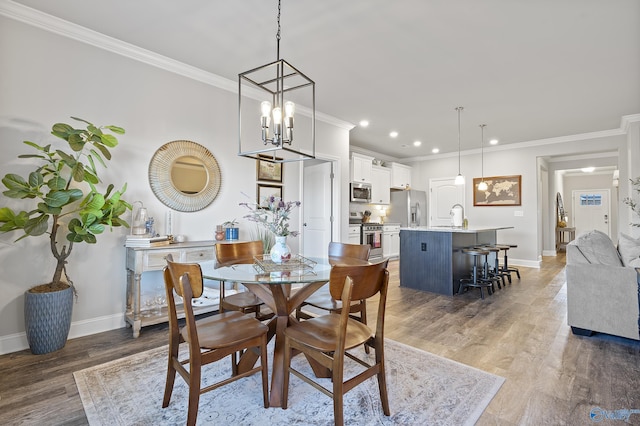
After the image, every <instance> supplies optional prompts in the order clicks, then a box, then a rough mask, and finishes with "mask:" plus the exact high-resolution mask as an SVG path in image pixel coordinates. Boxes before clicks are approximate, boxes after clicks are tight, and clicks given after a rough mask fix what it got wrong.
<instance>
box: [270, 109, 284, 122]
mask: <svg viewBox="0 0 640 426" xmlns="http://www.w3.org/2000/svg"><path fill="white" fill-rule="evenodd" d="M272 114H273V124H282V109H280V108H274V109H273V112H272Z"/></svg>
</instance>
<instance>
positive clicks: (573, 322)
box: [566, 231, 640, 340]
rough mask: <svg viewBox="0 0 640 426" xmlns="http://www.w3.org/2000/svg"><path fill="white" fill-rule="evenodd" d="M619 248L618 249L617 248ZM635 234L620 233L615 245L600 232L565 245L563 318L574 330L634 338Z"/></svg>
mask: <svg viewBox="0 0 640 426" xmlns="http://www.w3.org/2000/svg"><path fill="white" fill-rule="evenodd" d="M618 250H620V251H618ZM638 256H640V239H638V240H634V239H633V238H631V237H628V236H626V235H624V234H623V235H622V236H621V238H620V242H619V246H618V249H616V246H615V245H614V244H613V242H612V241H611V239H610V238H609V237H608V236H607V235H606V234H604V233H602V232H600V231H591V232H588V233H586V234H582V235H580V236H579V237H578V238H576V239H575V240H574V241H572V242H570V243H569V244H568V245H567V268H566V277H567V322H568V324H569V325H570V326H571V330H572V331H573V333H574V334H579V335H591V334H592V333H593V332H600V333H607V334H612V335H615V336H622V337H626V338H629V339H635V340H640V333H639V332H638V328H639V326H640V306H639V305H640V303H639V292H640V278H639V276H640V274H638V272H636V269H635V268H640V258H639V257H638Z"/></svg>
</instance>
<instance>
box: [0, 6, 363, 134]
mask: <svg viewBox="0 0 640 426" xmlns="http://www.w3.org/2000/svg"><path fill="white" fill-rule="evenodd" d="M0 15H3V16H6V17H8V18H10V19H14V20H16V21H20V22H23V23H25V24H27V25H31V26H34V27H37V28H40V29H42V30H45V31H49V32H51V33H54V34H58V35H61V36H63V37H67V38H70V39H73V40H76V41H79V42H81V43H86V44H89V45H91V46H94V47H97V48H100V49H103V50H106V51H109V52H112V53H115V54H117V55H120V56H124V57H126V58H129V59H133V60H136V61H138V62H142V63H145V64H147V65H151V66H153V67H156V68H160V69H162V70H165V71H169V72H172V73H174V74H178V75H181V76H183V77H186V78H189V79H192V80H195V81H199V82H201V83H205V84H208V85H210V86H213V87H217V88H219V89H222V90H226V91H228V92H232V93H235V94H237V93H238V82H237V81H235V80H229V79H228V78H224V77H221V76H219V75H216V74H213V73H210V72H207V71H204V70H202V69H200V68H197V67H194V66H191V65H188V64H185V63H183V62H180V61H176V60H175V59H171V58H169V57H166V56H163V55H160V54H158V53H155V52H152V51H150V50H147V49H143V48H141V47H139V46H135V45H133V44H131V43H127V42H124V41H122V40H118V39H116V38H113V37H109V36H108V35H105V34H102V33H99V32H97V31H93V30H90V29H88V28H85V27H82V26H80V25H77V24H74V23H71V22H69V21H66V20H64V19H60V18H57V17H55V16H52V15H49V14H47V13H43V12H41V11H38V10H35V9H33V8H30V7H27V6H24V5H21V4H18V3H15V2H13V1H11V0H0ZM243 92H244V91H243ZM248 95H249V96H248V97H249V98H252V99H255V100H262V99H261V98H260V97H258V93H249V94H248ZM298 112H299V113H300V114H302V115H305V116H307V117H311V109H309V108H305V107H302V106H301V107H299V108H298ZM316 119H317V120H320V121H323V122H325V123H328V124H331V125H333V126H336V127H339V128H342V129H345V130H351V129H353V128H354V127H355V124H353V123H349V122H346V121H344V120H340V119H339V118H336V117H333V116H331V115H328V114H324V113H321V112H318V111H316Z"/></svg>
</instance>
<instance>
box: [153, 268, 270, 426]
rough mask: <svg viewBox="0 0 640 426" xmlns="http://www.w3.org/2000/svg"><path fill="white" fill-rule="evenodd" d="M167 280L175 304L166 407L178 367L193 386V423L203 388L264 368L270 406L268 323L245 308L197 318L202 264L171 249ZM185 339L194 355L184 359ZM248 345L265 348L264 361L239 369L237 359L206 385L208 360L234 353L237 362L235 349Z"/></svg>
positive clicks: (189, 418) (170, 301) (171, 303)
mask: <svg viewBox="0 0 640 426" xmlns="http://www.w3.org/2000/svg"><path fill="white" fill-rule="evenodd" d="M164 281H165V288H166V291H167V302H168V307H169V360H168V367H167V381H166V385H165V390H164V398H163V400H162V408H166V407H167V406H168V405H169V402H170V400H171V394H172V392H173V385H174V382H175V378H176V372H178V373H180V375H181V376H182V378H183V379H184V381H185V382H186V383H187V385H188V386H189V406H188V414H187V425H195V423H196V418H197V416H198V403H199V401H200V395H201V394H203V393H205V392H208V391H211V390H214V389H217V388H219V387H220V386H223V385H226V384H228V383H231V382H233V381H236V380H238V379H241V378H243V377H247V376H250V375H252V374H255V373H257V372H258V371H260V372H261V373H262V395H263V399H264V407H265V408H267V407H269V393H268V392H269V391H268V382H267V380H268V369H267V331H268V327H267V326H266V325H264V324H262V323H261V322H260V321H258V320H256V319H255V318H251V317H249V316H246V315H244V314H242V313H241V312H225V313H221V314H217V315H214V316H210V317H206V318H203V319H200V320H198V321H196V319H195V317H194V314H193V306H192V304H191V301H192V299H193V298H197V297H200V296H202V292H203V279H202V270H201V269H200V265H198V264H197V263H175V262H173V259H172V256H171V255H167V267H166V268H165V270H164ZM176 294H177V295H178V296H180V297H182V300H183V301H182V303H183V306H184V316H185V322H186V324H185V326H184V327H182V328H180V326H179V325H178V312H177V308H176V300H175V295H176ZM185 342H186V343H187V344H188V346H189V355H188V358H186V359H180V357H179V354H178V352H179V346H180V344H181V343H185ZM244 350H253V351H259V353H260V366H259V367H255V368H252V369H251V370H249V371H246V372H244V373H240V374H237V371H238V368H237V365H235V366H234V367H233V368H232V375H231V377H229V378H227V379H224V380H221V381H219V382H217V383H214V384H211V385H210V386H207V387H205V388H201V383H200V379H201V375H202V366H203V365H206V364H210V363H212V362H215V361H219V360H221V359H223V358H225V357H227V356H231V359H232V363H234V362H235V354H236V353H237V352H239V351H244ZM185 364H188V366H189V368H188V369H186V368H185V367H184V365H185Z"/></svg>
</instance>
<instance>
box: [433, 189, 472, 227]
mask: <svg viewBox="0 0 640 426" xmlns="http://www.w3.org/2000/svg"><path fill="white" fill-rule="evenodd" d="M454 181H455V179H454V178H445V179H430V180H429V203H428V204H429V223H428V225H429V226H451V207H453V205H454V204H460V205H462V206H464V188H465V186H464V185H456V184H454Z"/></svg>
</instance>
